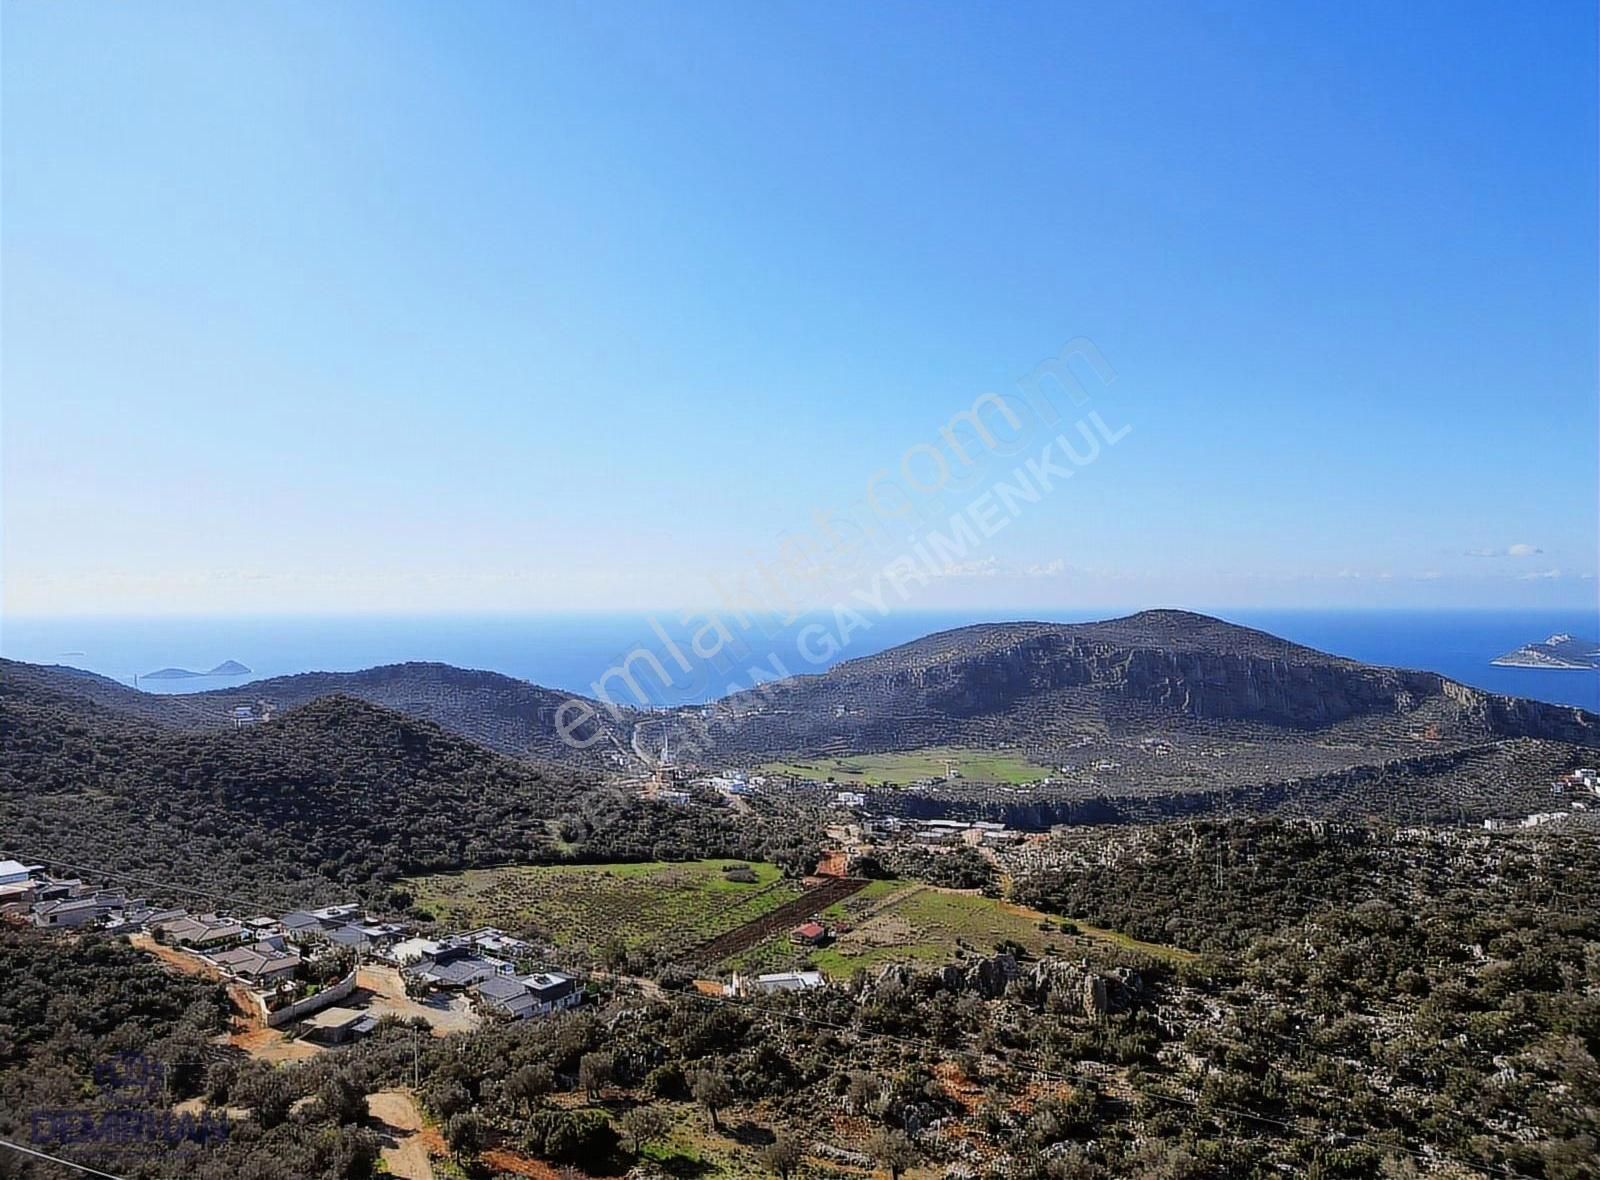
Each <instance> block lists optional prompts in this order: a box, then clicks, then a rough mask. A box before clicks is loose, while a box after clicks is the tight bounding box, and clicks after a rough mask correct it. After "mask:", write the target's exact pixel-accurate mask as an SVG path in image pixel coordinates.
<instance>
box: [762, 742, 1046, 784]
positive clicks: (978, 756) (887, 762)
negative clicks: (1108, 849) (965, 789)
mask: <svg viewBox="0 0 1600 1180" xmlns="http://www.w3.org/2000/svg"><path fill="white" fill-rule="evenodd" d="M946 759H949V760H950V761H951V762H953V763H954V764H955V769H956V770H957V771H958V772H959V773H960V775H961V777H962V778H964V779H968V780H971V781H972V782H978V783H1027V782H1035V781H1037V780H1038V779H1040V778H1043V777H1044V776H1045V775H1046V774H1048V773H1049V768H1048V767H1045V766H1036V765H1034V764H1033V763H1032V762H1029V761H1028V760H1027V759H1025V758H1023V757H1022V756H1021V755H1020V754H1015V753H1008V752H1006V751H1004V750H967V749H958V748H954V747H943V746H936V747H933V748H930V749H926V750H912V751H908V752H905V753H896V754H859V755H852V756H850V757H847V758H818V759H816V760H815V761H813V762H769V763H767V764H766V765H765V766H763V767H762V768H761V769H762V770H763V771H765V772H766V773H768V774H792V775H798V776H799V777H801V778H815V779H822V780H827V779H832V780H833V781H834V782H838V783H845V784H848V785H851V786H857V785H861V784H877V783H890V784H892V785H894V786H904V785H905V784H907V783H912V782H916V781H917V780H918V779H927V778H943V777H944V774H945V760H946Z"/></svg>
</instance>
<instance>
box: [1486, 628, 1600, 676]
mask: <svg viewBox="0 0 1600 1180" xmlns="http://www.w3.org/2000/svg"><path fill="white" fill-rule="evenodd" d="M1489 662H1490V663H1491V664H1499V665H1500V666H1501V667H1503V668H1564V669H1569V670H1574V671H1589V672H1592V671H1595V670H1596V669H1600V643H1594V642H1593V641H1591V640H1588V639H1576V638H1574V637H1573V636H1571V635H1566V634H1556V635H1552V636H1550V638H1549V639H1546V640H1545V641H1544V642H1543V643H1529V644H1527V645H1525V646H1523V647H1519V648H1517V650H1516V651H1508V652H1507V653H1506V654H1505V655H1503V656H1500V657H1498V658H1497V659H1493V660H1490V661H1489Z"/></svg>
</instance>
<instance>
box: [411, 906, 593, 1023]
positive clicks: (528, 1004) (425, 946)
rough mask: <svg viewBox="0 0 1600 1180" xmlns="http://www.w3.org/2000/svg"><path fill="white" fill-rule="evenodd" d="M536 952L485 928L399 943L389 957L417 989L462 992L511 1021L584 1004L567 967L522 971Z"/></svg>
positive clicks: (528, 945)
mask: <svg viewBox="0 0 1600 1180" xmlns="http://www.w3.org/2000/svg"><path fill="white" fill-rule="evenodd" d="M536 953H537V948H535V947H534V945H533V944H532V943H529V942H525V941H523V940H522V939H520V938H514V937H512V936H511V935H509V934H507V933H506V932H505V931H503V930H497V929H495V928H494V927H493V926H486V927H484V928H483V929H481V930H473V931H470V932H468V933H466V934H456V935H452V936H450V937H448V938H444V939H439V940H435V939H427V938H413V939H408V940H406V941H405V942H403V943H399V944H397V945H396V946H395V947H394V948H393V949H392V951H391V959H392V961H393V962H395V963H396V964H397V965H398V966H399V967H400V968H401V971H402V973H403V974H404V976H405V978H406V981H407V985H408V987H410V988H414V989H416V990H419V991H433V990H439V991H447V992H464V993H466V994H467V995H468V996H470V997H471V998H472V999H473V1001H474V1002H475V1003H476V1004H477V1006H478V1008H479V1010H480V1011H483V1012H485V1013H488V1014H490V1015H494V1016H501V1017H506V1018H509V1019H512V1020H525V1019H527V1018H528V1017H530V1016H547V1015H549V1014H550V1013H552V1012H560V1011H564V1010H565V1009H567V1008H573V1007H576V1006H577V1005H579V1004H581V1003H582V1002H583V995H584V989H583V981H582V980H581V979H580V978H579V977H578V976H576V975H573V974H571V973H569V972H566V971H554V970H539V971H521V970H520V969H519V966H518V964H519V963H520V964H526V963H527V962H528V960H530V959H532V958H533V957H534V956H535V954H536Z"/></svg>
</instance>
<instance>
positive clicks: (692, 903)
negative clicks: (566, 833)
mask: <svg viewBox="0 0 1600 1180" xmlns="http://www.w3.org/2000/svg"><path fill="white" fill-rule="evenodd" d="M746 864H747V862H744V861H730V860H701V861H688V862H683V863H666V862H662V861H651V862H645V863H640V864H603V865H539V866H533V865H514V866H507V867H502V868H496V869H471V870H468V871H466V872H461V873H441V874H436V875H434V876H429V877H417V878H412V879H411V880H410V881H409V882H408V883H407V885H408V888H410V890H411V891H412V893H413V895H414V896H415V897H416V899H417V904H418V905H420V906H422V907H423V908H424V909H427V910H429V911H431V912H432V913H433V915H434V916H435V917H436V918H437V919H438V920H439V921H440V922H441V923H443V924H444V925H446V926H447V927H449V928H455V929H459V928H465V927H471V926H498V927H500V928H501V929H503V930H506V931H508V932H511V933H514V934H520V935H528V934H532V935H534V936H536V937H538V938H540V939H542V940H544V941H547V942H549V943H551V944H553V945H555V946H556V947H559V948H562V949H564V950H569V951H572V952H574V953H576V954H578V955H581V956H584V957H587V958H595V957H598V956H599V954H600V953H601V952H602V951H603V950H604V949H606V948H608V947H610V946H613V945H616V944H621V945H622V946H624V947H627V948H629V949H636V948H637V949H650V950H655V951H659V952H661V953H664V954H668V955H673V956H682V955H685V954H687V953H688V952H689V951H690V950H692V949H693V948H695V947H697V946H700V945H702V944H704V943H706V942H709V941H710V940H711V939H714V938H716V937H718V936H719V935H722V934H725V933H727V932H728V931H730V930H734V929H736V928H737V927H740V926H743V925H745V924H746V923H749V922H753V921H755V920H756V919H757V918H760V917H762V916H763V915H765V914H768V913H770V912H772V911H773V910H776V909H778V908H779V907H781V906H783V905H785V904H786V903H788V902H791V901H794V900H795V899H796V898H798V897H800V896H801V895H802V892H803V889H802V887H801V885H800V883H799V882H798V881H787V880H784V879H783V877H782V875H781V873H780V871H779V869H778V868H777V866H775V865H769V864H760V863H749V864H748V868H749V870H750V872H751V873H752V874H753V875H754V876H755V878H756V879H755V881H754V882H753V883H746V882H740V881H738V880H734V879H731V877H730V873H729V870H732V869H735V868H736V867H738V866H744V865H746Z"/></svg>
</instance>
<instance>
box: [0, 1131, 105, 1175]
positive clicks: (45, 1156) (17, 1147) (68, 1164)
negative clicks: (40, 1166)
mask: <svg viewBox="0 0 1600 1180" xmlns="http://www.w3.org/2000/svg"><path fill="white" fill-rule="evenodd" d="M0 1147H9V1148H10V1149H11V1150H12V1151H19V1152H21V1153H22V1154H23V1155H31V1156H34V1157H36V1158H38V1159H42V1160H49V1161H50V1162H51V1163H53V1164H60V1165H61V1166H62V1167H64V1168H75V1169H77V1170H78V1171H80V1172H82V1173H83V1174H84V1175H86V1176H104V1177H105V1178H106V1180H127V1178H126V1177H123V1176H118V1175H117V1174H116V1173H114V1172H102V1171H101V1170H100V1169H99V1168H91V1167H89V1165H88V1164H80V1163H75V1162H74V1161H72V1160H69V1159H62V1158H61V1157H60V1156H59V1155H50V1154H49V1153H47V1152H43V1151H35V1150H34V1149H33V1148H31V1147H24V1146H23V1145H22V1144H20V1143H13V1142H11V1140H9V1139H0Z"/></svg>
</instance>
